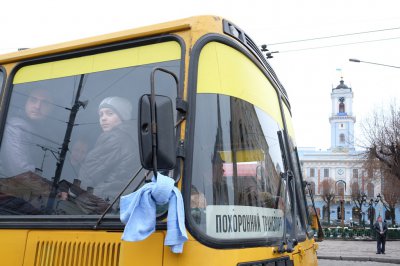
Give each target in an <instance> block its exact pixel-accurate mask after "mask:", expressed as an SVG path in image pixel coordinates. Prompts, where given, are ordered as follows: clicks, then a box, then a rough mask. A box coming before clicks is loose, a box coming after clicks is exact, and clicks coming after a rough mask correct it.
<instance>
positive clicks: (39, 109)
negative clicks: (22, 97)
mask: <svg viewBox="0 0 400 266" xmlns="http://www.w3.org/2000/svg"><path fill="white" fill-rule="evenodd" d="M52 102H53V101H52V96H51V95H50V93H49V91H48V90H45V89H41V88H39V89H35V90H33V91H32V92H31V93H30V94H29V96H28V99H27V100H26V103H25V106H24V108H23V110H18V112H17V114H16V115H15V116H13V117H11V118H9V119H7V122H6V128H5V132H4V136H3V141H2V144H1V154H0V174H1V177H12V176H16V175H18V174H21V173H25V172H29V171H30V172H35V164H34V161H33V159H34V156H33V155H32V149H33V145H32V143H35V141H34V140H33V138H34V136H35V135H38V131H39V129H40V128H43V127H44V125H45V121H46V118H47V117H48V115H49V113H50V112H51V111H52V107H53V105H52Z"/></svg>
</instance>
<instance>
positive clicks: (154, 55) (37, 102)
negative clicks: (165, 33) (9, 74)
mask: <svg viewBox="0 0 400 266" xmlns="http://www.w3.org/2000/svg"><path fill="white" fill-rule="evenodd" d="M180 56H181V48H180V45H179V44H178V43H177V42H174V41H169V42H164V43H157V44H150V45H146V46H139V47H132V48H127V49H122V50H118V51H111V52H103V53H98V54H94V55H87V56H81V57H77V58H72V59H64V60H59V61H53V62H50V63H41V64H36V65H28V66H24V67H22V68H20V69H19V70H18V71H17V72H16V75H15V77H14V84H13V88H12V95H11V100H10V104H9V110H8V114H7V120H6V125H5V131H4V134H3V138H2V142H1V148H0V214H1V215H23V214H25V215H94V214H101V213H102V212H103V211H104V210H105V209H106V208H107V207H108V205H109V204H110V202H111V201H112V200H114V199H115V197H116V196H117V195H118V193H119V192H120V191H121V190H122V189H123V188H124V187H125V185H126V184H127V183H128V181H129V180H130V179H131V177H132V176H133V175H134V174H135V172H137V171H138V170H139V169H140V168H141V164H140V157H139V148H138V138H137V123H138V122H137V116H138V101H139V98H140V96H141V95H143V94H149V93H150V73H151V71H152V69H153V68H155V67H163V68H165V69H168V70H170V71H172V72H174V73H175V74H176V75H177V76H178V77H179V73H180V64H181V61H180ZM155 82H156V84H162V86H159V87H160V88H159V89H158V91H157V94H159V95H166V96H168V97H170V98H171V99H175V98H176V93H177V92H176V84H175V81H174V80H173V79H171V78H170V77H169V76H167V75H163V74H157V75H156V80H155ZM173 102H174V101H173ZM143 174H144V173H142V174H141V176H143ZM131 192H132V188H128V190H127V191H126V192H125V194H127V193H131ZM118 212H119V208H118V203H116V205H115V206H113V208H112V209H111V210H110V213H111V214H116V215H117V214H118Z"/></svg>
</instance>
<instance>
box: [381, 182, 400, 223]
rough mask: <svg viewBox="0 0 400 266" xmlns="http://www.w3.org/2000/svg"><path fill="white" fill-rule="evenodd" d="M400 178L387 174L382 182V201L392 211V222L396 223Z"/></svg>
mask: <svg viewBox="0 0 400 266" xmlns="http://www.w3.org/2000/svg"><path fill="white" fill-rule="evenodd" d="M399 188H400V180H399V179H398V178H396V177H395V176H393V175H390V174H387V175H386V176H385V178H384V181H383V184H382V195H383V199H382V202H383V204H384V206H385V208H386V209H387V210H388V211H389V212H390V218H391V220H392V224H396V212H395V208H396V204H398V203H400V189H399Z"/></svg>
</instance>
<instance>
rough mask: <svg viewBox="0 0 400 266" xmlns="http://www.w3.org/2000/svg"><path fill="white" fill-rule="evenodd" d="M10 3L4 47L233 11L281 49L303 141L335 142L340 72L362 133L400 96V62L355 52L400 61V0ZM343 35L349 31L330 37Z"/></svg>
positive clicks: (280, 67)
mask: <svg viewBox="0 0 400 266" xmlns="http://www.w3.org/2000/svg"><path fill="white" fill-rule="evenodd" d="M0 10H1V13H0V14H1V16H0V17H1V21H2V26H3V27H2V31H1V34H2V35H1V38H0V53H6V52H10V51H15V50H16V49H17V48H23V47H29V48H33V47H37V46H42V45H47V44H53V43H58V42H64V41H69V40H74V39H79V38H84V37H90V36H94V35H98V34H104V33H110V32H114V31H119V30H125V29H130V28H136V27H139V26H145V25H148V24H154V23H159V22H165V21H169V20H175V19H179V18H184V17H189V16H193V15H207V14H211V15H218V16H222V17H225V18H227V19H229V20H231V21H232V22H234V23H235V24H237V25H238V26H239V27H241V28H242V29H243V30H245V31H246V32H247V33H248V35H250V37H251V38H252V39H253V40H254V41H255V42H256V43H257V44H258V45H261V44H269V46H268V47H269V49H270V50H271V51H279V53H277V54H274V58H273V59H271V60H270V63H271V65H272V66H273V67H274V69H275V71H276V72H277V75H278V77H279V78H280V80H281V82H282V83H283V85H284V86H285V88H286V90H287V92H288V94H289V99H290V101H291V105H292V111H293V119H294V127H295V130H296V138H297V144H298V146H300V147H304V146H308V147H309V146H312V147H317V148H322V149H325V148H329V146H330V125H329V120H328V118H329V116H330V115H331V101H330V93H331V90H332V87H336V86H337V85H338V84H339V81H340V77H343V79H344V81H345V83H346V84H347V85H348V86H350V87H352V89H353V92H354V103H353V106H354V107H353V108H354V109H353V112H354V114H355V115H356V117H357V123H356V133H355V134H356V139H359V138H360V137H361V136H360V130H359V129H358V127H357V125H359V123H360V121H362V120H363V119H365V117H366V116H368V114H369V113H370V112H371V111H372V110H373V109H374V108H381V107H382V106H387V105H388V104H389V103H390V101H391V100H393V99H396V98H397V103H398V104H400V69H399V68H390V67H382V66H377V65H371V64H366V63H358V64H357V63H350V62H349V61H348V59H349V58H357V59H360V60H363V61H369V62H375V63H382V64H387V65H393V66H400V51H399V50H400V12H399V10H400V1H397V0H376V1H371V0H335V1H327V0H325V1H324V0H307V1H301V0H297V1H295V0H293V1H284V0H279V1H278V0H275V1H271V0H263V1H256V0H250V1H237V0H186V1H184V0H179V1H178V0H173V1H167V0H153V1H133V0H130V1H125V0H114V1H102V0H96V1H92V0H86V1H84V0H80V1H78V0H68V1H64V0H35V1H32V0H20V1H9V0H8V1H3V2H2V3H1V5H0ZM365 32H368V33H365ZM337 35H345V36H341V37H332V38H322V37H330V36H337ZM306 39H316V40H309V41H301V40H306ZM283 42H288V43H283ZM279 43H281V44H279ZM321 47H325V48H321Z"/></svg>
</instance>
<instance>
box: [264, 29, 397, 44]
mask: <svg viewBox="0 0 400 266" xmlns="http://www.w3.org/2000/svg"><path fill="white" fill-rule="evenodd" d="M399 29H400V27H394V28H387V29H379V30H370V31H361V32H354V33H345V34H338V35H330V36H323V37H314V38H309V39H300V40H294V41H284V42H276V43H269V44H268V45H279V44H288V43H296V42H308V41H316V40H322V39H330V38H338V37H345V36H352V35H360V34H368V33H375V32H381V31H391V30H399Z"/></svg>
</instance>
